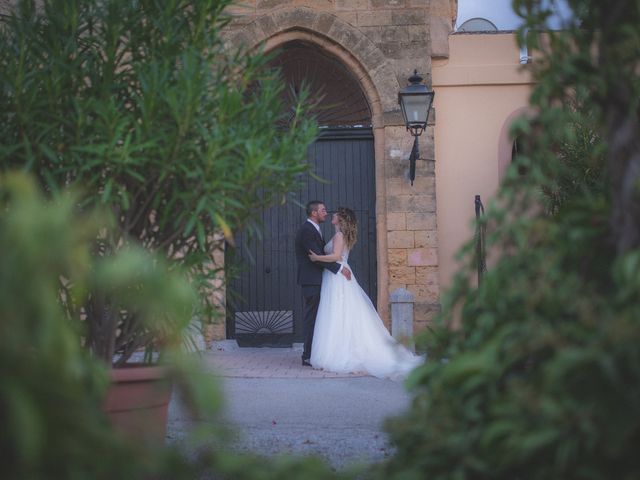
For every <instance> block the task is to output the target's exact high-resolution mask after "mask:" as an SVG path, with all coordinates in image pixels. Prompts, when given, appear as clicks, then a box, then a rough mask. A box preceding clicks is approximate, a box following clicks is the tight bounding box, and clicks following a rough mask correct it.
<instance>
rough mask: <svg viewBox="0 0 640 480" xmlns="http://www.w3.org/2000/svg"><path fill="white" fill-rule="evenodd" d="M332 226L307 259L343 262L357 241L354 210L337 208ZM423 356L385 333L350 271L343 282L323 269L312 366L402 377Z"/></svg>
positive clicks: (375, 312)
mask: <svg viewBox="0 0 640 480" xmlns="http://www.w3.org/2000/svg"><path fill="white" fill-rule="evenodd" d="M331 224H332V225H333V226H334V228H335V231H336V233H335V235H334V236H333V238H332V239H331V240H330V241H329V243H327V245H326V246H325V253H326V255H316V254H315V253H313V252H310V254H309V258H310V259H311V260H312V261H314V262H340V263H342V264H343V265H347V261H348V258H349V251H350V250H351V249H352V248H353V246H354V245H355V243H356V236H357V224H356V215H355V213H354V212H353V210H351V209H349V208H344V207H340V208H338V211H337V213H334V214H333V217H332V219H331ZM352 270H353V269H352ZM423 360H424V358H422V357H419V356H416V355H414V354H413V353H411V352H410V351H409V350H408V349H407V348H405V347H404V346H403V345H401V344H400V343H398V342H396V340H395V339H394V338H393V337H392V336H391V335H390V334H389V331H388V330H387V329H386V327H385V326H384V324H383V323H382V320H381V319H380V317H379V316H378V312H377V311H376V309H375V307H374V306H373V304H372V303H371V300H370V299H369V297H368V296H367V294H366V293H365V292H364V290H362V288H361V287H360V285H359V284H358V282H357V281H356V278H355V275H353V276H352V279H351V281H347V279H346V278H344V277H343V276H342V275H333V274H331V273H330V272H327V270H325V271H324V273H323V275H322V287H321V290H320V305H319V307H318V314H317V316H316V326H315V330H314V334H313V348H312V350H311V364H312V365H313V366H314V367H315V368H322V369H324V370H328V371H332V372H339V373H346V372H361V371H366V372H367V373H369V374H370V375H373V376H375V377H379V378H402V377H405V376H406V375H407V374H408V373H409V372H410V371H411V370H412V369H413V368H415V367H416V366H417V365H419V364H421V363H422V362H423Z"/></svg>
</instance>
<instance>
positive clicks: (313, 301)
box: [296, 200, 351, 367]
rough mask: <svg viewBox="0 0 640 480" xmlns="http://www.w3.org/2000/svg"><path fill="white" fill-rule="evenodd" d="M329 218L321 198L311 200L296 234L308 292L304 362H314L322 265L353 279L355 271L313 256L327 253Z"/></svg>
mask: <svg viewBox="0 0 640 480" xmlns="http://www.w3.org/2000/svg"><path fill="white" fill-rule="evenodd" d="M325 218H327V207H326V206H325V205H324V203H322V202H321V201H320V200H312V201H311V202H309V203H307V220H306V221H305V222H304V223H303V224H302V225H301V226H300V228H299V229H298V233H297V234H296V261H297V263H298V285H301V286H302V295H303V296H304V318H303V336H304V351H303V352H302V365H305V366H307V367H310V366H311V363H310V362H309V359H310V358H311V344H312V343H313V330H314V328H315V325H316V314H317V313H318V305H319V304H320V285H321V284H322V269H323V268H327V269H329V270H330V271H331V272H333V273H334V274H337V273H338V272H340V273H342V275H344V276H345V277H346V278H347V280H351V271H350V270H349V269H348V268H347V267H343V266H342V265H340V264H339V263H327V262H317V263H314V262H312V261H311V260H310V259H309V251H310V250H311V251H313V252H314V253H316V254H318V255H324V254H325V253H324V244H325V242H324V239H323V238H322V232H321V230H320V224H321V223H322V222H324V220H325Z"/></svg>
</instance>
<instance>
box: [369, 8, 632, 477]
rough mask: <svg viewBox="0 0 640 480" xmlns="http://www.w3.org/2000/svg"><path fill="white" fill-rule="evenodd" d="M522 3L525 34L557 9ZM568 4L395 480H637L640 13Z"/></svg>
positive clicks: (409, 427) (457, 294)
mask: <svg viewBox="0 0 640 480" xmlns="http://www.w3.org/2000/svg"><path fill="white" fill-rule="evenodd" d="M514 3H515V4H516V6H517V7H518V8H519V9H521V10H519V11H521V12H522V13H523V14H526V20H527V22H528V23H527V24H526V26H528V27H530V28H534V27H538V28H539V27H540V24H541V22H542V21H543V20H544V19H545V18H546V16H547V13H548V11H547V10H546V7H545V4H544V2H538V1H529V0H528V1H525V0H522V1H516V2H514ZM569 3H570V4H571V5H572V6H573V8H574V12H575V14H576V15H575V17H574V19H573V20H572V22H571V24H569V25H567V26H566V27H567V28H566V30H565V31H562V32H555V33H550V34H549V38H548V40H549V42H548V45H549V47H548V49H547V50H545V51H544V52H543V53H545V54H544V55H543V60H542V61H541V63H540V64H538V65H537V66H536V68H537V80H538V84H537V86H536V87H535V90H534V92H533V95H532V104H533V105H534V106H536V107H538V112H539V113H538V114H537V116H536V117H535V118H534V119H532V120H530V121H526V120H522V121H521V122H519V124H518V125H516V127H515V131H514V134H516V135H518V136H519V138H521V139H524V141H525V144H526V148H525V149H523V150H524V152H525V154H524V155H522V156H521V157H520V158H518V159H517V161H516V165H513V166H512V167H511V169H510V171H509V172H508V174H507V179H506V180H505V182H504V184H503V185H502V187H501V190H500V192H499V195H498V198H497V199H496V201H495V202H493V204H492V205H491V207H490V208H489V209H488V212H487V215H486V218H485V219H484V220H483V221H484V222H486V225H487V230H488V232H490V236H489V238H488V239H487V243H488V247H487V248H488V249H489V251H491V252H492V254H493V255H495V258H497V260H496V262H495V263H494V264H493V265H491V266H490V267H489V271H488V272H487V273H486V275H485V276H484V277H483V282H482V284H481V285H480V286H476V285H474V284H473V283H472V281H471V278H472V272H473V271H474V264H473V262H472V256H473V246H472V245H468V246H467V247H466V248H465V250H464V252H463V255H464V256H465V258H466V259H467V266H466V267H465V268H464V269H463V270H462V271H461V272H459V274H458V277H457V279H456V282H455V285H454V287H453V288H452V290H451V291H450V292H448V294H447V296H446V298H445V299H444V304H443V314H442V317H441V318H440V319H439V322H440V325H439V327H438V328H437V329H436V330H435V334H434V335H430V336H429V337H428V338H425V339H423V341H425V342H426V343H427V344H428V346H427V349H428V351H429V353H430V360H431V361H430V362H428V363H427V364H426V365H425V366H423V367H421V368H419V369H417V370H416V371H415V372H414V373H413V374H412V376H411V378H410V380H409V384H410V385H411V387H412V388H413V390H414V392H415V394H416V396H415V399H414V402H413V405H412V408H411V409H410V411H409V412H408V413H407V414H406V415H405V416H403V417H400V418H398V419H395V420H394V421H393V422H390V424H389V429H390V432H391V434H392V438H393V441H394V442H395V444H396V445H397V453H396V455H395V456H394V457H393V458H392V460H391V461H390V462H389V463H388V464H386V465H385V466H384V467H383V468H381V475H382V476H384V477H389V478H402V479H413V478H415V479H422V478H426V479H430V480H437V479H505V480H512V479H539V480H543V479H544V480H548V479H603V480H604V479H611V478H615V479H632V478H639V477H640V459H638V456H637V455H636V445H637V444H638V442H639V441H640V401H639V400H640V350H639V349H638V344H639V342H640V302H639V301H638V291H639V288H640V268H639V267H640V249H638V246H639V245H640V239H638V238H636V240H633V238H634V237H633V231H634V229H637V227H638V225H640V216H637V215H635V216H633V215H631V216H623V217H620V216H619V213H620V208H621V206H622V205H626V206H627V209H628V210H627V211H630V212H634V211H635V210H634V209H635V208H636V207H637V202H638V200H639V198H640V195H639V194H640V189H639V183H638V178H639V174H640V171H639V170H638V166H639V164H640V146H639V144H638V141H637V139H638V138H640V129H639V128H638V125H639V124H638V113H637V112H638V101H639V99H640V82H639V81H638V77H637V59H638V53H639V52H640V50H639V48H638V45H640V43H639V41H638V40H639V39H640V27H638V25H640V4H638V2H619V3H617V4H616V6H615V8H614V7H613V6H612V5H611V4H607V3H606V2H601V1H590V2H578V1H570V2H569ZM614 20H615V21H614ZM537 39H538V37H535V38H532V36H531V35H530V36H529V41H530V42H533V45H532V46H533V47H534V48H537V47H541V48H542V47H543V46H544V44H538V43H536V42H537ZM602 39H604V40H605V44H604V45H603V44H602V43H599V42H601V41H602ZM530 45H531V44H530ZM544 48H547V47H544ZM631 72H636V74H633V73H631ZM621 96H622V98H624V100H625V101H621ZM621 118H622V119H626V120H627V122H626V123H624V122H623V123H620V124H618V125H617V127H616V126H615V125H616V124H615V122H613V123H612V119H621ZM616 128H628V129H629V130H627V131H626V132H621V131H619V130H616ZM518 166H525V167H526V171H527V176H526V177H525V178H523V177H522V176H520V175H518V171H517V170H518ZM634 169H635V170H634ZM621 171H623V172H626V176H621V175H620V172H621ZM628 185H631V190H630V191H629V189H628ZM621 218H622V219H623V220H624V221H625V222H626V223H624V225H620V224H618V223H616V222H618V221H619V220H620V219H621ZM490 255H491V254H490ZM456 317H457V318H459V319H460V320H461V328H460V329H459V330H452V329H450V328H449V326H450V325H452V324H453V320H454V318H456Z"/></svg>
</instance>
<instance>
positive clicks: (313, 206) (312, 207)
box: [307, 200, 324, 217]
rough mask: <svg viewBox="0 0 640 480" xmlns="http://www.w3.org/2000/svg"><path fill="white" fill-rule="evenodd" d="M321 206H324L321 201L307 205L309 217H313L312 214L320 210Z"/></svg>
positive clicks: (312, 201)
mask: <svg viewBox="0 0 640 480" xmlns="http://www.w3.org/2000/svg"><path fill="white" fill-rule="evenodd" d="M320 205H324V202H321V201H320V200H311V201H310V202H309V203H307V217H310V216H311V212H315V211H316V210H318V207H320Z"/></svg>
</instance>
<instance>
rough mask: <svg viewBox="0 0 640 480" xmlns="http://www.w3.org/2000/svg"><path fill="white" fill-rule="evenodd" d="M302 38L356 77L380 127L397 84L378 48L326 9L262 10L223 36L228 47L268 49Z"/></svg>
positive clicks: (393, 100) (393, 101)
mask: <svg viewBox="0 0 640 480" xmlns="http://www.w3.org/2000/svg"><path fill="white" fill-rule="evenodd" d="M296 40H299V41H306V42H310V43H312V44H314V45H316V46H317V47H319V48H321V49H323V50H324V51H325V52H327V53H329V54H331V55H333V56H335V57H336V58H337V59H338V60H340V61H341V62H342V63H343V64H344V65H345V66H346V67H347V68H348V69H349V70H350V71H351V72H352V73H353V74H354V75H355V76H356V78H357V79H358V81H359V82H360V86H361V88H362V90H363V92H364V94H365V96H366V98H367V100H368V102H369V105H370V107H371V111H372V125H373V128H374V129H376V128H380V127H383V126H384V113H386V112H393V111H397V110H398V105H397V98H396V96H395V95H389V94H387V95H385V94H381V92H383V93H384V92H386V93H389V92H394V93H397V92H398V90H399V89H400V85H399V83H398V80H397V78H396V75H395V73H394V71H393V69H392V68H391V67H390V66H389V64H388V62H387V61H386V59H385V56H384V55H383V53H382V52H381V51H380V49H379V48H378V47H377V46H376V45H375V44H374V43H373V42H372V41H371V40H370V39H369V38H368V37H367V36H366V35H364V34H363V33H362V32H361V31H360V30H358V29H357V28H356V27H354V26H352V25H350V24H348V23H347V22H345V21H343V20H341V19H339V18H338V17H336V16H335V15H332V14H330V13H327V12H317V11H315V10H313V9H310V8H307V7H287V8H281V9H278V10H275V11H272V12H269V13H266V14H264V15H262V16H260V17H258V18H256V19H255V20H254V21H253V22H251V23H249V24H247V25H245V26H244V27H242V28H241V29H239V30H237V31H234V32H233V33H231V34H230V36H229V37H228V39H227V44H228V46H229V47H231V48H233V47H248V48H264V49H265V51H271V50H273V49H276V48H278V47H279V46H281V45H284V44H285V43H287V42H291V41H296Z"/></svg>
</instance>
